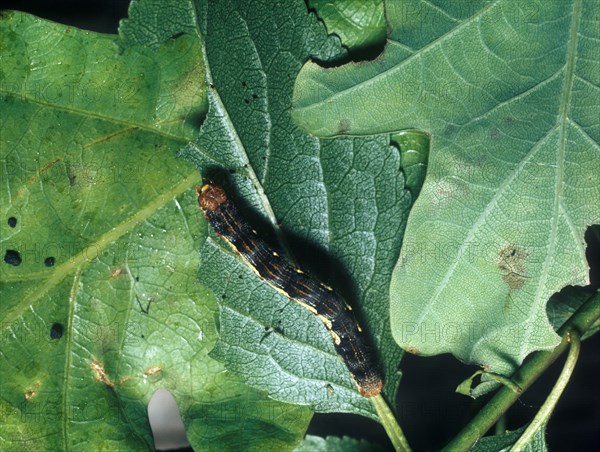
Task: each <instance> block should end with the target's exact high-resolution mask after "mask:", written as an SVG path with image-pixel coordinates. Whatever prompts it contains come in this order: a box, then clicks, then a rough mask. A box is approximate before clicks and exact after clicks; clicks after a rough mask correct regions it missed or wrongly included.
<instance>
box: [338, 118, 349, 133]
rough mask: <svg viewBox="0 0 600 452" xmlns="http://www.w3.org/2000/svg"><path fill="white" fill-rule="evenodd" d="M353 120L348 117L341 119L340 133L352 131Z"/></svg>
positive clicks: (339, 124)
mask: <svg viewBox="0 0 600 452" xmlns="http://www.w3.org/2000/svg"><path fill="white" fill-rule="evenodd" d="M350 125H351V122H350V120H349V119H347V118H343V119H340V122H339V123H338V127H337V133H338V135H345V134H347V133H348V132H349V131H350Z"/></svg>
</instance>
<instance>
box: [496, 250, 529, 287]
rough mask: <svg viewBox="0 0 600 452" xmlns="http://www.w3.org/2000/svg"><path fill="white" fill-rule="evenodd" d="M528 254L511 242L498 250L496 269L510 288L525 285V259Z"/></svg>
mask: <svg viewBox="0 0 600 452" xmlns="http://www.w3.org/2000/svg"><path fill="white" fill-rule="evenodd" d="M528 256H529V253H527V251H525V249H524V248H522V247H520V246H517V245H512V244H507V245H504V246H503V247H502V248H501V249H500V251H499V252H498V258H499V260H498V269H500V272H501V273H502V279H503V280H504V282H505V283H506V285H507V286H508V287H509V288H510V290H518V289H521V288H522V287H523V286H524V285H525V279H526V278H527V275H526V274H525V260H526V259H527V257H528Z"/></svg>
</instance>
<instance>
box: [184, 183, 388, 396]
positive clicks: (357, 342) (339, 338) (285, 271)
mask: <svg viewBox="0 0 600 452" xmlns="http://www.w3.org/2000/svg"><path fill="white" fill-rule="evenodd" d="M196 193H197V194H198V204H200V207H201V208H202V211H203V212H204V216H205V217H206V219H207V220H208V222H209V224H210V225H211V226H212V228H213V229H214V231H215V233H216V234H217V235H219V236H220V237H221V238H223V239H224V240H225V241H226V242H227V243H229V245H230V246H231V247H232V248H233V249H234V250H235V251H236V252H237V253H238V254H239V255H240V256H241V257H242V258H243V259H244V261H246V263H247V264H248V265H249V266H250V267H251V268H252V269H253V270H254V271H255V272H256V274H257V275H258V276H259V277H260V278H261V279H262V280H263V281H265V282H266V283H267V284H269V285H270V286H271V287H273V288H274V289H275V290H277V291H278V292H280V293H282V294H283V295H285V296H286V297H288V298H289V299H290V300H292V301H295V302H297V303H300V304H301V305H302V306H304V307H305V308H306V309H308V310H309V311H310V312H312V313H313V314H315V315H316V316H317V317H318V318H319V319H321V321H322V322H323V323H324V324H325V326H326V327H327V329H328V330H329V332H330V334H331V337H332V338H333V343H334V346H335V350H336V352H337V353H338V355H340V356H341V357H342V359H343V360H344V363H345V364H346V367H347V368H348V370H349V371H350V374H351V375H352V378H353V379H354V382H355V383H356V386H357V387H358V390H359V392H360V393H361V394H362V395H363V396H364V397H374V396H376V395H377V394H379V393H380V392H381V388H382V386H383V381H382V378H381V374H380V373H379V369H378V368H377V365H376V363H375V361H374V358H373V356H372V355H371V354H370V353H369V349H368V347H367V345H366V342H365V340H366V338H365V336H364V333H362V332H361V329H360V327H359V326H358V323H357V322H356V319H355V317H354V314H353V313H352V308H351V307H350V305H348V303H346V302H345V301H344V299H342V297H340V296H339V295H338V294H337V293H335V292H334V291H333V289H332V288H331V287H329V286H327V285H325V284H323V283H321V282H318V281H316V280H314V279H313V278H311V277H310V276H308V275H307V274H306V273H305V272H304V271H303V270H301V269H299V268H296V267H295V266H293V265H292V264H290V263H289V262H288V261H287V260H285V259H284V258H283V257H282V256H280V255H279V254H278V253H277V252H276V251H274V250H273V249H271V248H270V247H269V246H268V245H267V243H266V242H265V241H264V240H263V239H262V238H260V237H259V236H258V234H257V233H256V231H255V230H254V229H252V227H251V226H250V225H249V224H248V223H247V221H246V220H245V218H244V217H243V216H242V215H241V213H240V212H239V210H238V209H237V207H236V206H235V204H234V203H233V202H232V201H231V200H230V199H229V198H228V197H227V193H226V192H225V190H223V188H221V187H219V186H218V185H215V184H213V183H204V185H203V186H202V187H201V188H198V187H196Z"/></svg>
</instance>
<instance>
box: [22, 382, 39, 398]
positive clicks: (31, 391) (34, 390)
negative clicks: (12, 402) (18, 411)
mask: <svg viewBox="0 0 600 452" xmlns="http://www.w3.org/2000/svg"><path fill="white" fill-rule="evenodd" d="M39 387H40V384H39V383H36V384H35V385H34V386H33V388H31V389H28V390H27V391H25V394H24V396H25V400H26V401H29V400H31V399H33V398H34V397H35V395H36V394H37V390H38V389H39Z"/></svg>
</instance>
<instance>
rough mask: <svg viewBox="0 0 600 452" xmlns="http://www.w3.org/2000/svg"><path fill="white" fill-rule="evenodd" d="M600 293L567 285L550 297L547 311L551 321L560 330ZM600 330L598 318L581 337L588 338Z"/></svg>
mask: <svg viewBox="0 0 600 452" xmlns="http://www.w3.org/2000/svg"><path fill="white" fill-rule="evenodd" d="M598 296H600V293H599V292H598V291H596V292H595V293H590V292H589V291H587V290H585V289H583V288H581V287H565V288H564V289H563V290H561V291H560V292H559V293H556V294H554V295H552V297H550V301H548V306H547V307H546V312H547V314H548V318H549V319H550V323H552V326H553V327H554V329H555V330H558V329H559V328H560V327H561V326H562V325H563V324H564V323H565V322H566V321H567V320H568V319H569V318H570V317H571V316H572V315H573V314H574V313H575V312H576V311H577V309H579V307H580V306H582V305H583V304H584V303H586V302H587V301H588V300H589V299H591V298H592V297H598ZM599 330H600V319H598V320H596V322H594V324H593V325H592V327H591V328H590V329H589V330H587V331H586V333H585V334H584V335H583V336H582V337H581V339H587V338H589V337H591V336H593V335H594V334H596V333H597V332H598V331H599Z"/></svg>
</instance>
